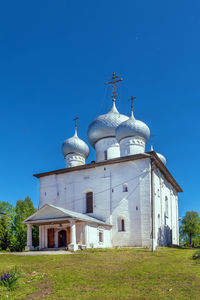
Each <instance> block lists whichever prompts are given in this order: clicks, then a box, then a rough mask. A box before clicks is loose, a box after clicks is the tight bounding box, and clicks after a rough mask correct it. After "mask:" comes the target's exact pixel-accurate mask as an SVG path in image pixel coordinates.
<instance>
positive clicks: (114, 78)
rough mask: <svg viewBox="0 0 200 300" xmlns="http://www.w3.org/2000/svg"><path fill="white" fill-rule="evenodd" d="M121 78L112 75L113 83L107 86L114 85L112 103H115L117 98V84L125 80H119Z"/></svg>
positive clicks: (110, 82)
mask: <svg viewBox="0 0 200 300" xmlns="http://www.w3.org/2000/svg"><path fill="white" fill-rule="evenodd" d="M118 78H119V76H117V75H116V74H115V72H113V74H112V78H111V81H109V82H106V84H112V96H111V97H112V101H113V102H115V98H116V97H117V93H116V83H117V82H120V81H122V80H123V78H119V79H118Z"/></svg>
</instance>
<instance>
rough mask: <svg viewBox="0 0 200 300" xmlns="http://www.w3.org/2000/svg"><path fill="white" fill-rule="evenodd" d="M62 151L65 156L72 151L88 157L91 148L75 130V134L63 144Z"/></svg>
mask: <svg viewBox="0 0 200 300" xmlns="http://www.w3.org/2000/svg"><path fill="white" fill-rule="evenodd" d="M62 153H63V155H64V157H65V156H66V155H67V154H70V153H77V154H80V155H82V156H84V157H85V158H87V157H88V155H89V148H88V145H87V144H86V143H85V142H84V141H83V140H81V139H80V138H79V137H78V136H77V132H76V131H75V134H74V136H73V137H71V138H69V139H67V140H65V141H64V143H63V144H62Z"/></svg>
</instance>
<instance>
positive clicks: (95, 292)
mask: <svg viewBox="0 0 200 300" xmlns="http://www.w3.org/2000/svg"><path fill="white" fill-rule="evenodd" d="M194 252H195V251H194V250H181V249H168V248H163V249H160V250H158V251H156V252H154V253H152V252H150V251H148V250H144V249H113V250H108V249H104V250H87V251H82V252H80V253H76V254H74V255H52V256H14V255H4V254H2V255H0V272H3V271H9V269H13V268H14V267H15V266H16V267H17V269H18V271H20V272H21V274H20V276H19V280H18V286H17V288H16V289H15V290H14V291H8V290H7V289H5V288H3V287H0V299H1V300H3V299H98V300H99V299H100V300H101V299H103V300H105V299H109V300H112V299H153V300H157V299H162V300H163V299H180V300H183V299H187V300H188V299H200V264H199V263H197V262H196V261H194V260H192V255H193V254H194Z"/></svg>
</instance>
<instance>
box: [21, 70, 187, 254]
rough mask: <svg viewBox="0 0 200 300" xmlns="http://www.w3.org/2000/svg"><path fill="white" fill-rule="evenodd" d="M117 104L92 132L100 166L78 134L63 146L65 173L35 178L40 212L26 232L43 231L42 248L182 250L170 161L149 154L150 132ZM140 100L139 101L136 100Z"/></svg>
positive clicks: (114, 79) (29, 235)
mask: <svg viewBox="0 0 200 300" xmlns="http://www.w3.org/2000/svg"><path fill="white" fill-rule="evenodd" d="M117 81H119V79H117V76H116V75H115V73H113V77H112V81H111V83H112V86H113V96H112V100H113V105H112V108H111V110H110V111H109V112H108V113H107V114H104V115H100V116H98V117H97V118H96V119H95V120H94V121H93V122H92V123H91V124H90V125H89V128H88V140H89V142H90V144H91V145H92V146H93V147H94V149H95V152H96V162H92V163H90V164H86V163H85V162H86V159H87V157H88V155H89V148H88V146H87V144H86V143H85V142H84V141H83V140H81V139H80V138H79V137H78V135H77V125H76V126H75V134H74V136H73V137H71V138H69V139H67V140H66V141H65V142H64V143H63V145H62V152H63V155H64V158H65V162H66V168H64V169H60V170H55V171H50V172H45V173H40V174H36V175H34V176H35V177H37V178H38V179H39V210H38V211H37V212H36V213H35V214H34V215H32V216H30V217H29V218H27V219H26V220H25V221H24V223H25V224H26V225H27V250H31V249H32V248H33V246H32V226H33V225H37V226H39V247H40V249H51V248H62V247H66V248H67V249H69V250H71V251H76V250H78V249H85V248H92V247H94V248H105V247H123V246H126V247H127V246H133V247H134V246H137V247H148V248H152V249H153V250H155V249H156V247H157V246H165V245H168V244H178V243H179V228H178V193H179V192H182V189H181V188H180V186H179V185H178V183H177V182H176V180H175V179H174V178H173V176H172V175H171V173H170V172H169V170H168V169H167V168H166V166H165V165H166V159H165V157H164V156H163V155H161V154H159V153H156V152H155V151H154V150H153V147H152V146H151V151H149V152H146V151H145V150H146V149H145V147H146V141H147V140H148V139H149V137H150V130H149V128H148V126H147V125H146V124H145V123H143V122H142V121H139V120H137V119H136V118H135V117H134V115H133V105H131V115H130V117H127V116H125V115H122V114H120V113H119V112H118V110H117V108H116V106H115V97H116V94H115V84H116V82H117ZM132 100H133V98H132Z"/></svg>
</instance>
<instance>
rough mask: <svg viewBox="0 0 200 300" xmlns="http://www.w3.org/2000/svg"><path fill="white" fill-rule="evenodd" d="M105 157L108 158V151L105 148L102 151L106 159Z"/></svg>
mask: <svg viewBox="0 0 200 300" xmlns="http://www.w3.org/2000/svg"><path fill="white" fill-rule="evenodd" d="M107 159H108V152H107V150H106V151H104V160H107Z"/></svg>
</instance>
